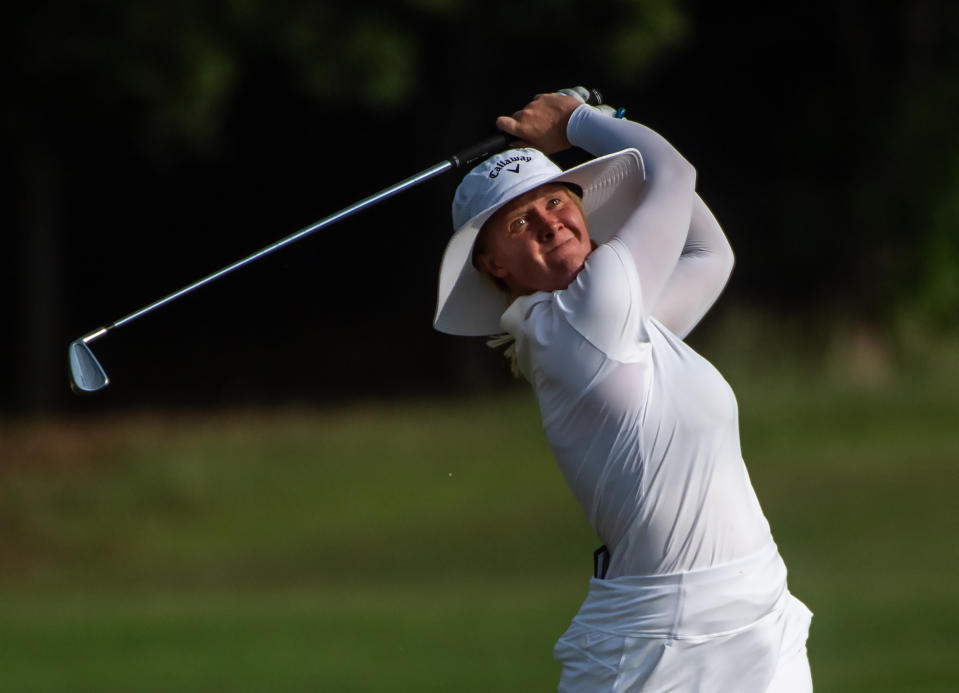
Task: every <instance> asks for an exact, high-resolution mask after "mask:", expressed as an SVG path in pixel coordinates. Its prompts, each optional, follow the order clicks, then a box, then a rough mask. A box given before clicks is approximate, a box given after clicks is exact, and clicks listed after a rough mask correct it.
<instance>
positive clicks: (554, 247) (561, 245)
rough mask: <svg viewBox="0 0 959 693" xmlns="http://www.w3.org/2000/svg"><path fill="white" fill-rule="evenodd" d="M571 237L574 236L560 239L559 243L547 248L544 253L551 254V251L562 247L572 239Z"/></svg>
mask: <svg viewBox="0 0 959 693" xmlns="http://www.w3.org/2000/svg"><path fill="white" fill-rule="evenodd" d="M573 238H574V237H573V236H572V235H571V236H570V237H569V238H567V239H565V240H562V241H560V242H559V243H557V244H556V245H554V246H553V247H552V248H550V249H549V250H547V251H546V254H547V255H549V254H551V253H552V252H554V251H556V250H558V249H559V248H562V247H563V246H564V245H566V244H567V243H569V242H570V241H572V240H573Z"/></svg>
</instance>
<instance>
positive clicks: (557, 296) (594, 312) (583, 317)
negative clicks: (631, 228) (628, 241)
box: [554, 238, 649, 363]
mask: <svg viewBox="0 0 959 693" xmlns="http://www.w3.org/2000/svg"><path fill="white" fill-rule="evenodd" d="M554 301H555V303H554V305H555V308H556V310H557V311H558V312H559V314H560V315H561V316H562V317H563V319H565V320H566V322H568V323H569V324H570V326H571V327H572V328H573V329H574V330H576V331H577V332H578V333H579V334H580V335H582V336H583V338H584V339H586V341H588V342H589V343H590V344H592V345H593V346H594V347H596V348H597V349H598V350H599V351H601V352H602V353H604V354H605V355H606V356H607V357H609V358H611V359H614V360H616V361H619V362H621V363H635V362H638V361H640V360H642V359H644V358H645V357H646V355H647V354H648V342H649V337H648V335H647V334H646V331H645V327H644V315H643V310H642V306H643V298H642V289H641V288H640V283H639V276H638V275H637V273H636V266H635V263H634V262H633V258H632V256H631V255H630V253H629V250H628V249H627V248H626V246H625V245H624V244H623V242H622V241H620V240H618V239H615V238H614V239H612V240H610V241H609V242H608V243H604V244H603V245H601V246H599V247H598V248H597V249H596V250H594V251H593V252H592V253H591V254H590V256H589V257H588V258H587V259H586V265H585V266H584V268H583V270H582V271H581V272H580V273H579V274H578V275H577V277H576V279H574V280H573V283H572V284H570V285H569V286H568V287H567V288H566V289H563V290H562V291H556V292H554Z"/></svg>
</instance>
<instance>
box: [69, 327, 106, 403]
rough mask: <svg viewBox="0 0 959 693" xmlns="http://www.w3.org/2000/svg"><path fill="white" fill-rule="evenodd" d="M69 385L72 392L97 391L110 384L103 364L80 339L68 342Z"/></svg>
mask: <svg viewBox="0 0 959 693" xmlns="http://www.w3.org/2000/svg"><path fill="white" fill-rule="evenodd" d="M69 352H70V387H71V389H72V390H73V391H74V392H81V393H82V392H97V391H98V390H102V389H103V388H105V387H106V386H107V385H109V384H110V379H109V378H108V377H107V374H106V371H104V370H103V366H101V365H100V362H99V361H97V357H96V356H94V355H93V352H92V351H90V347H88V346H87V343H86V342H84V341H83V340H82V339H77V340H76V341H74V342H72V343H71V344H70V349H69Z"/></svg>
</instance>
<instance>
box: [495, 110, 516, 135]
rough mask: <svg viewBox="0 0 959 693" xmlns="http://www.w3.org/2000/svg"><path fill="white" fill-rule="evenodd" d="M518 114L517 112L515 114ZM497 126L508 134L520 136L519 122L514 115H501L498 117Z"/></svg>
mask: <svg viewBox="0 0 959 693" xmlns="http://www.w3.org/2000/svg"><path fill="white" fill-rule="evenodd" d="M514 115H516V114H514ZM496 128H497V129H498V130H502V131H503V132H505V133H506V134H507V135H513V136H514V137H518V136H519V123H517V122H516V119H515V118H514V117H513V116H500V117H499V118H497V119H496Z"/></svg>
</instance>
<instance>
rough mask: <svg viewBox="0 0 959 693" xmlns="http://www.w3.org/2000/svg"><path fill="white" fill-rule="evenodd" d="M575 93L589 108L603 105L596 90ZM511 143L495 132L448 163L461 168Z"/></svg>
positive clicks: (509, 136)
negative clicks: (583, 98) (583, 99)
mask: <svg viewBox="0 0 959 693" xmlns="http://www.w3.org/2000/svg"><path fill="white" fill-rule="evenodd" d="M570 91H572V90H569V89H563V90H562V91H561V92H560V93H569V92H570ZM576 92H577V94H578V95H579V96H580V97H585V99H586V103H587V104H589V105H590V106H599V105H600V104H602V103H603V95H602V94H601V93H600V92H599V90H598V89H589V88H586V87H577V88H576ZM584 92H585V94H584ZM512 141H513V137H512V136H511V135H507V134H506V133H505V132H497V133H496V134H495V135H490V136H489V137H487V138H486V139H484V140H482V141H480V142H477V143H476V144H474V145H471V146H469V147H467V148H466V149H463V150H461V151H459V152H457V153H456V154H454V155H453V156H451V157H450V158H449V162H450V163H451V164H452V165H453V168H462V167H464V166H468V165H469V164H471V163H473V162H474V161H476V160H477V159H482V158H484V157H487V156H489V155H490V154H495V153H496V152H501V151H503V150H504V149H506V148H507V147H508V146H509V143H510V142H512Z"/></svg>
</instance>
